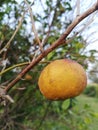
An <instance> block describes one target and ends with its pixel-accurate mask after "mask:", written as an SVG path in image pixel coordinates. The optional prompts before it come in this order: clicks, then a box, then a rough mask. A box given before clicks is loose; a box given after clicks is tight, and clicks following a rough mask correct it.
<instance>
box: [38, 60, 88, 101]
mask: <svg viewBox="0 0 98 130" xmlns="http://www.w3.org/2000/svg"><path fill="white" fill-rule="evenodd" d="M38 85H39V89H40V91H41V93H42V94H43V95H44V96H45V97H46V98H47V99H51V100H60V99H68V98H72V97H75V96H78V95H79V94H80V93H82V91H83V90H84V88H85V87H86V85H87V76H86V73H85V70H84V69H83V67H82V66H81V65H80V64H79V63H77V62H75V61H73V60H69V59H60V60H55V61H53V62H51V63H50V64H48V65H47V66H46V67H45V68H44V69H43V71H42V72H41V74H40V77H39V80H38Z"/></svg>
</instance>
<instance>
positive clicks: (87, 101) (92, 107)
mask: <svg viewBox="0 0 98 130" xmlns="http://www.w3.org/2000/svg"><path fill="white" fill-rule="evenodd" d="M77 101H78V102H77V104H76V106H75V107H74V109H78V110H83V109H84V108H85V109H84V110H86V111H87V114H88V113H89V114H90V115H91V116H90V117H89V119H90V120H91V122H90V123H88V125H89V126H90V127H91V130H98V98H94V97H88V96H85V95H80V96H78V97H77Z"/></svg>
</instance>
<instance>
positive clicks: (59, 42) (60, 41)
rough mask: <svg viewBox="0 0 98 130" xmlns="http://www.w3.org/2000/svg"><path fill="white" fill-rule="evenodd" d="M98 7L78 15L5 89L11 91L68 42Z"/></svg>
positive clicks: (94, 6) (97, 4)
mask: <svg viewBox="0 0 98 130" xmlns="http://www.w3.org/2000/svg"><path fill="white" fill-rule="evenodd" d="M97 9H98V2H97V3H96V4H94V5H93V6H92V7H91V8H90V9H88V10H87V11H86V12H84V13H83V14H81V15H79V16H78V17H76V19H75V20H74V21H73V22H72V23H71V24H70V25H69V27H68V28H67V29H66V31H65V32H64V33H63V34H62V35H61V36H60V38H59V39H58V40H56V41H55V42H54V43H53V44H52V45H51V46H50V47H49V48H47V50H45V51H44V52H43V53H41V54H40V55H39V56H38V57H37V58H36V59H35V60H32V62H31V63H30V64H29V65H28V66H27V67H25V68H24V69H23V71H22V72H21V73H20V74H19V75H18V76H17V77H16V78H15V79H14V80H13V81H11V82H10V83H9V84H8V86H6V88H5V91H6V92H7V91H9V90H10V89H11V88H12V87H13V86H14V85H15V84H16V83H17V82H18V81H19V80H20V79H21V78H22V77H23V76H24V75H25V74H26V73H27V72H28V71H29V70H30V69H32V68H33V67H34V66H35V65H36V64H37V63H39V61H41V60H42V59H43V58H44V57H45V56H47V55H48V53H50V52H51V51H53V50H54V49H55V48H57V47H58V46H60V45H62V44H67V42H66V38H67V36H68V35H69V34H70V32H71V31H72V30H73V29H74V27H75V26H76V25H78V24H79V23H80V22H81V21H82V20H83V19H84V18H86V17H87V16H89V15H90V14H92V13H93V12H95V11H96V10H97Z"/></svg>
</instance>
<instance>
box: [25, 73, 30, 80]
mask: <svg viewBox="0 0 98 130" xmlns="http://www.w3.org/2000/svg"><path fill="white" fill-rule="evenodd" d="M24 79H25V80H32V76H31V75H30V74H26V75H25V77H24Z"/></svg>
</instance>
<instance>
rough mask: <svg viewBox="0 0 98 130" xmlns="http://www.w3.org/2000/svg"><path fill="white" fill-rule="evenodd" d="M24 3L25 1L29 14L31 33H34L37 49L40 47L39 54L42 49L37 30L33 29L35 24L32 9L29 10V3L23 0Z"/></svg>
mask: <svg viewBox="0 0 98 130" xmlns="http://www.w3.org/2000/svg"><path fill="white" fill-rule="evenodd" d="M24 1H25V3H26V4H27V7H28V10H29V13H30V17H31V22H32V29H33V32H34V35H35V38H36V41H37V42H38V44H39V47H40V50H41V52H43V47H42V44H41V42H40V39H39V37H38V33H37V30H36V27H35V22H34V18H33V13H32V8H31V6H30V5H29V3H28V2H27V0H24Z"/></svg>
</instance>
